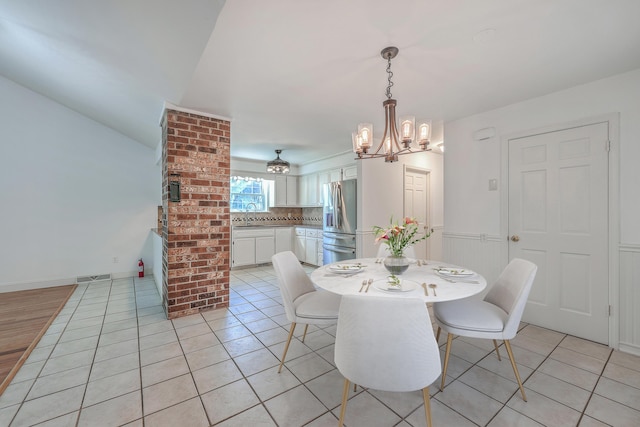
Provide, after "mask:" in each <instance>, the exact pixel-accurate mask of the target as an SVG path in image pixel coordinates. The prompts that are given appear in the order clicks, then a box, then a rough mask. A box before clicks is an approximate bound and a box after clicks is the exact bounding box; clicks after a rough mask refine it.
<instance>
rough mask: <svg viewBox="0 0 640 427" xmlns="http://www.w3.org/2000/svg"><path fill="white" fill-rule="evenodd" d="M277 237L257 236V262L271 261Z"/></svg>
mask: <svg viewBox="0 0 640 427" xmlns="http://www.w3.org/2000/svg"><path fill="white" fill-rule="evenodd" d="M274 248H275V239H274V237H273V235H272V236H268V237H266V236H265V237H256V264H263V263H265V262H271V257H272V256H273V254H274Z"/></svg>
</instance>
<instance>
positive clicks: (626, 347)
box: [620, 343, 640, 356]
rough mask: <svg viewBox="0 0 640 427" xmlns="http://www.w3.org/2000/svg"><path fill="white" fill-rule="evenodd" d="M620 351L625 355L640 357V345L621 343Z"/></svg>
mask: <svg viewBox="0 0 640 427" xmlns="http://www.w3.org/2000/svg"><path fill="white" fill-rule="evenodd" d="M620 351H622V352H623V353H629V354H633V355H634V356H640V346H638V345H634V344H627V343H620Z"/></svg>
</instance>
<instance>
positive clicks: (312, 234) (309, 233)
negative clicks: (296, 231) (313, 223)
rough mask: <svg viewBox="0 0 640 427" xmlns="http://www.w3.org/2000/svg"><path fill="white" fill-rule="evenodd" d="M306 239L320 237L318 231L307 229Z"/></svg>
mask: <svg viewBox="0 0 640 427" xmlns="http://www.w3.org/2000/svg"><path fill="white" fill-rule="evenodd" d="M305 236H306V237H318V230H316V229H314V228H307V232H306V234H305Z"/></svg>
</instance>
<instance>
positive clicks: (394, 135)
mask: <svg viewBox="0 0 640 427" xmlns="http://www.w3.org/2000/svg"><path fill="white" fill-rule="evenodd" d="M398 52H399V50H398V48H397V47H393V46H390V47H386V48H384V49H382V51H381V52H380V55H381V56H382V58H384V59H386V60H387V74H388V77H387V81H388V84H387V91H386V96H387V99H386V100H385V101H384V102H383V103H382V106H383V107H384V134H383V135H382V140H381V141H380V144H379V145H378V148H377V149H376V151H374V152H372V153H370V152H369V150H370V149H371V146H372V139H373V125H372V124H371V123H360V124H359V125H358V131H357V132H354V133H353V134H352V143H353V151H354V153H356V154H357V155H358V157H357V159H375V158H378V157H384V161H385V162H395V161H397V160H398V156H399V155H402V154H410V153H418V152H422V151H429V150H431V148H429V137H430V135H431V122H430V121H423V122H421V123H420V125H419V126H418V137H417V145H418V146H417V147H416V145H415V144H414V141H415V140H416V135H415V123H416V120H415V118H414V117H413V116H406V117H401V118H400V126H398V124H397V122H396V104H397V101H396V100H395V99H393V98H392V95H391V87H392V86H393V82H392V81H391V78H392V77H393V73H392V72H391V60H392V59H393V58H395V57H396V55H398Z"/></svg>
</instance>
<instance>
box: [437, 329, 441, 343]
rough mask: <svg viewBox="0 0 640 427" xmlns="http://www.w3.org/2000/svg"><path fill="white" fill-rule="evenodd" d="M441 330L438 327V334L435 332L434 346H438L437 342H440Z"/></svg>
mask: <svg viewBox="0 0 640 427" xmlns="http://www.w3.org/2000/svg"><path fill="white" fill-rule="evenodd" d="M441 330H442V329H440V326H438V332H436V344H438V342H439V341H440V331H441Z"/></svg>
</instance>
